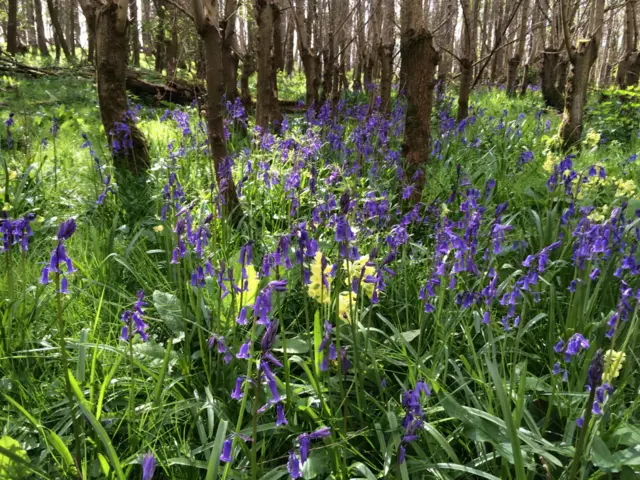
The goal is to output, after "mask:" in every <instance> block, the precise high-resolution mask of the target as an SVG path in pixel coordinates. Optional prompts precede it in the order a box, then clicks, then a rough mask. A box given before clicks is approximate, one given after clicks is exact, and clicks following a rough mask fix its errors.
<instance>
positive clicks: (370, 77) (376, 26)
mask: <svg viewBox="0 0 640 480" xmlns="http://www.w3.org/2000/svg"><path fill="white" fill-rule="evenodd" d="M371 3H372V5H371V13H370V19H369V27H370V28H369V40H368V47H367V57H366V62H365V65H364V71H363V74H364V87H365V89H370V88H371V87H372V85H373V81H374V68H375V66H376V62H377V60H378V49H377V48H376V47H375V46H376V45H378V44H379V40H378V39H379V38H380V18H381V15H382V14H381V9H382V0H371Z"/></svg>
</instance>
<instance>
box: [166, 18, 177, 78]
mask: <svg viewBox="0 0 640 480" xmlns="http://www.w3.org/2000/svg"><path fill="white" fill-rule="evenodd" d="M169 12H171V37H170V38H169V39H168V40H167V41H166V42H165V45H166V46H165V52H166V57H167V59H166V60H167V81H168V82H173V81H174V80H175V78H176V72H177V71H178V10H177V9H176V8H175V7H171V8H170V9H169Z"/></svg>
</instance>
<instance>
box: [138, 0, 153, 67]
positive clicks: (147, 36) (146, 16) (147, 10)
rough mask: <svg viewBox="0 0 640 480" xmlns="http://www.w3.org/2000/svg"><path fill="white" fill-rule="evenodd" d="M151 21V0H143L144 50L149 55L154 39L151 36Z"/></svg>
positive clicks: (142, 28) (141, 27)
mask: <svg viewBox="0 0 640 480" xmlns="http://www.w3.org/2000/svg"><path fill="white" fill-rule="evenodd" d="M150 23H151V0H142V25H140V30H142V50H143V51H144V53H146V54H147V55H148V54H149V53H151V51H152V49H153V46H152V43H153V39H152V38H151V30H150V26H149V24H150Z"/></svg>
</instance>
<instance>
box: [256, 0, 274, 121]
mask: <svg viewBox="0 0 640 480" xmlns="http://www.w3.org/2000/svg"><path fill="white" fill-rule="evenodd" d="M253 8H254V14H255V18H256V23H257V24H258V32H257V33H258V42H257V45H258V48H257V53H258V60H257V70H258V80H257V85H256V125H257V126H259V127H261V128H262V130H263V132H266V131H267V130H268V128H269V121H270V119H271V95H272V91H271V88H272V86H271V68H272V65H271V63H272V59H271V48H272V42H273V9H272V8H271V5H270V3H269V0H255V2H254V5H253Z"/></svg>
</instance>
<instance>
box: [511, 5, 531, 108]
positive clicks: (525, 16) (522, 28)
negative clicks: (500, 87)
mask: <svg viewBox="0 0 640 480" xmlns="http://www.w3.org/2000/svg"><path fill="white" fill-rule="evenodd" d="M520 8H521V10H520V13H521V15H520V25H519V28H518V48H517V50H516V53H515V55H513V56H512V57H511V58H510V59H509V66H508V70H507V95H508V96H510V97H514V96H515V95H516V88H517V84H518V67H519V66H520V62H521V60H522V58H523V57H524V47H525V41H526V39H527V25H528V22H529V0H523V1H522V4H521V5H520Z"/></svg>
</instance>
